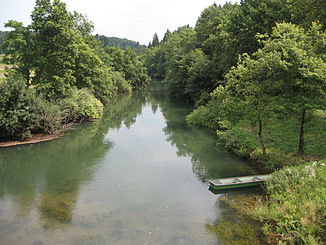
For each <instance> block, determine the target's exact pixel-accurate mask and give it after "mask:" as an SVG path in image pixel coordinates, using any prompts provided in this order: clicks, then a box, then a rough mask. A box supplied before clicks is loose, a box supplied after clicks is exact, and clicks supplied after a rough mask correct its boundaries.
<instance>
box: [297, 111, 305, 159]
mask: <svg viewBox="0 0 326 245" xmlns="http://www.w3.org/2000/svg"><path fill="white" fill-rule="evenodd" d="M305 120H306V109H303V110H302V116H301V127H300V139H299V149H298V152H297V155H298V156H301V157H302V156H303V148H304V123H305Z"/></svg>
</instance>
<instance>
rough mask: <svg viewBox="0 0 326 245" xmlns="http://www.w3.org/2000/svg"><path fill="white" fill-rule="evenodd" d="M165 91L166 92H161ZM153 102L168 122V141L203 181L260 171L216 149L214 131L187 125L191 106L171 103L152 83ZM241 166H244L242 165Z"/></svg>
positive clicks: (176, 102) (151, 99) (166, 129)
mask: <svg viewBox="0 0 326 245" xmlns="http://www.w3.org/2000/svg"><path fill="white" fill-rule="evenodd" d="M162 90H163V92H162ZM150 95H151V96H150V99H149V100H150V102H151V104H152V105H154V106H156V107H157V106H158V105H159V106H160V107H161V109H162V113H163V115H164V118H165V120H166V127H165V128H164V129H163V131H164V133H165V134H166V136H167V141H168V142H170V143H171V144H172V145H173V146H176V147H177V149H178V151H177V154H178V156H185V157H191V161H192V165H193V172H194V173H195V174H196V176H197V177H198V179H200V180H201V181H202V182H205V183H206V182H207V180H208V179H210V178H219V177H231V176H242V175H250V174H254V173H256V172H257V170H255V169H254V168H253V167H252V166H250V165H249V164H248V163H247V162H245V161H243V160H241V159H239V158H238V157H236V156H235V155H232V154H231V153H229V152H227V151H225V149H224V148H223V147H217V146H216V137H215V134H214V132H212V131H211V130H209V129H205V128H198V127H194V126H189V125H186V122H185V118H186V115H188V114H189V113H190V112H191V106H190V105H187V104H185V102H184V101H177V100H172V99H171V98H170V97H169V96H168V93H167V91H166V90H165V91H164V87H163V86H162V83H161V82H156V83H154V84H152V86H151V91H150ZM239 163H241V164H239Z"/></svg>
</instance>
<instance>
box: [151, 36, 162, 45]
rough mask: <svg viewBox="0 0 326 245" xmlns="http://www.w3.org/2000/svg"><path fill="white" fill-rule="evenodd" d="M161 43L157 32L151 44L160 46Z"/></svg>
mask: <svg viewBox="0 0 326 245" xmlns="http://www.w3.org/2000/svg"><path fill="white" fill-rule="evenodd" d="M159 44H160V40H159V39H158V35H157V33H155V34H154V36H153V41H152V44H151V46H152V47H156V46H158V45H159Z"/></svg>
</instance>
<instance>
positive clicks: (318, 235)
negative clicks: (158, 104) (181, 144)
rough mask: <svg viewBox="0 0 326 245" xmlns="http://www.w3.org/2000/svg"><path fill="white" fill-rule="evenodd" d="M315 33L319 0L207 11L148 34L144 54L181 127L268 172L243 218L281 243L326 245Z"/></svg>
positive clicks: (323, 126) (264, 1) (324, 91)
mask: <svg viewBox="0 0 326 245" xmlns="http://www.w3.org/2000/svg"><path fill="white" fill-rule="evenodd" d="M325 28H326V2H325V1H322V0H290V1H288V0H278V1H272V0H242V1H240V3H237V4H232V3H226V4H224V5H223V6H221V5H216V4H213V5H211V6H209V7H208V8H206V9H205V10H204V11H202V13H201V15H200V16H199V17H198V20H197V23H196V25H195V27H194V28H192V27H190V26H189V25H188V26H182V27H179V28H178V29H177V30H176V31H173V32H171V31H169V30H167V31H166V33H165V35H164V37H163V38H162V39H161V40H159V37H158V35H157V34H156V33H155V34H154V36H153V40H152V42H151V43H150V44H149V48H148V50H147V53H146V56H145V65H146V67H147V70H148V73H149V75H150V76H151V77H153V78H158V79H164V81H165V83H166V86H168V88H169V91H170V95H171V96H172V97H175V98H184V99H185V100H188V101H189V102H190V103H192V104H193V106H194V110H193V112H192V113H190V114H189V115H188V116H187V122H188V124H189V125H197V126H204V127H208V128H211V129H213V130H215V131H216V135H217V143H218V144H224V145H225V147H226V148H227V149H229V150H230V151H232V152H234V153H236V154H237V155H239V156H241V157H244V158H248V159H251V161H255V162H258V163H259V165H260V166H262V167H263V168H264V169H265V170H266V171H268V172H274V171H275V172H274V173H273V175H272V178H271V181H268V182H267V193H268V194H269V196H268V199H267V200H266V201H264V202H262V203H261V205H258V206H259V207H257V209H256V210H255V211H254V212H253V215H254V216H255V217H256V218H258V219H260V220H261V221H263V222H264V223H265V225H264V231H265V233H266V234H269V235H270V237H273V239H276V240H278V241H280V242H281V244H283V243H284V244H288V243H290V244H320V243H325V242H326V240H325V237H326V234H325V226H326V222H325V218H322V217H326V209H325V205H326V198H325V196H326V191H325V188H323V187H320V186H321V185H323V184H325V182H326V178H325V176H326V170H325V168H324V166H325V156H326V144H325V142H326V141H325V140H326V32H325ZM322 183H323V184H322ZM319 217H320V218H319Z"/></svg>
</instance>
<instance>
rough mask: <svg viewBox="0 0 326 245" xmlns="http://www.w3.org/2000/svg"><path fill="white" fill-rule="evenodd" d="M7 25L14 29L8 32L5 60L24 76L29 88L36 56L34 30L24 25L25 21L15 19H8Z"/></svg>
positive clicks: (5, 42)
mask: <svg viewBox="0 0 326 245" xmlns="http://www.w3.org/2000/svg"><path fill="white" fill-rule="evenodd" d="M5 27H9V28H13V29H14V30H13V31H11V32H9V33H8V35H7V36H6V38H5V41H4V44H3V47H4V49H5V50H6V54H5V57H4V62H5V63H7V64H10V65H12V66H13V70H14V71H15V72H16V73H18V74H21V75H22V76H23V78H24V79H25V81H26V82H25V83H26V88H28V87H29V86H30V77H31V71H32V69H33V59H34V57H35V54H34V53H33V48H34V43H33V39H32V37H33V36H32V31H31V29H30V27H24V26H23V23H21V22H18V21H14V20H10V21H8V22H7V23H6V24H5Z"/></svg>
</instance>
